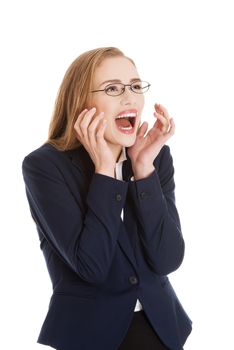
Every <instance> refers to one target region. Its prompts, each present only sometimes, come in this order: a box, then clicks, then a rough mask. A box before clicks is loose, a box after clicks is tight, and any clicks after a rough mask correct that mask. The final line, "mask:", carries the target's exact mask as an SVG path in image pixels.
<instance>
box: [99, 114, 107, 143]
mask: <svg viewBox="0 0 234 350" xmlns="http://www.w3.org/2000/svg"><path fill="white" fill-rule="evenodd" d="M106 126H107V120H106V119H103V120H101V122H100V124H99V125H98V129H97V133H96V138H97V142H99V143H102V142H103V141H104V140H105V138H104V133H105V130H106Z"/></svg>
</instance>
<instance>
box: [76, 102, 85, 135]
mask: <svg viewBox="0 0 234 350" xmlns="http://www.w3.org/2000/svg"><path fill="white" fill-rule="evenodd" d="M87 111H88V110H87V108H86V109H84V110H83V111H82V112H81V113H80V114H79V115H78V117H77V119H76V122H75V124H74V129H75V131H76V132H77V134H78V135H79V134H81V132H80V125H79V124H80V120H81V119H82V118H83V116H84V115H85V113H86V112H87Z"/></svg>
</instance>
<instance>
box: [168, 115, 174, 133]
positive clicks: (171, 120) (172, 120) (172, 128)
mask: <svg viewBox="0 0 234 350" xmlns="http://www.w3.org/2000/svg"><path fill="white" fill-rule="evenodd" d="M170 125H171V128H170V130H169V132H168V134H169V135H171V136H172V135H174V133H175V122H174V119H173V118H171V119H170Z"/></svg>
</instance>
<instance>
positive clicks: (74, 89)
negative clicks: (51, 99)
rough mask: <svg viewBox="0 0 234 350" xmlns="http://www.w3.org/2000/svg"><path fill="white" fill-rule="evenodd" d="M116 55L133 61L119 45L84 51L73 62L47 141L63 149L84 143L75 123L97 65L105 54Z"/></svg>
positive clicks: (61, 90)
mask: <svg viewBox="0 0 234 350" xmlns="http://www.w3.org/2000/svg"><path fill="white" fill-rule="evenodd" d="M117 56H121V57H125V58H127V59H129V60H130V61H131V62H132V63H133V64H134V62H133V60H132V59H131V58H129V57H126V56H125V55H124V54H123V52H122V51H120V50H119V49H118V48H116V47H102V48H97V49H94V50H90V51H87V52H84V53H83V54H81V55H80V56H79V57H77V58H76V60H75V61H74V62H73V63H72V64H71V65H70V67H69V68H68V70H67V71H66V73H65V76H64V78H63V80H62V83H61V85H60V88H59V91H58V94H57V98H56V101H55V107H54V112H53V115H52V119H51V122H50V126H49V134H48V139H47V141H46V142H45V143H50V144H51V145H53V146H54V147H56V148H57V149H58V150H61V151H65V150H71V149H75V148H77V147H79V146H80V145H81V144H80V142H79V140H78V139H77V138H76V134H75V130H74V124H75V122H76V120H77V117H78V115H79V114H80V113H81V112H82V110H84V109H85V108H86V107H87V101H88V95H89V91H90V90H91V85H92V82H93V76H94V73H95V69H96V68H97V67H98V66H99V65H100V64H101V63H102V61H103V60H104V59H105V58H109V57H117ZM134 65H135V64H134Z"/></svg>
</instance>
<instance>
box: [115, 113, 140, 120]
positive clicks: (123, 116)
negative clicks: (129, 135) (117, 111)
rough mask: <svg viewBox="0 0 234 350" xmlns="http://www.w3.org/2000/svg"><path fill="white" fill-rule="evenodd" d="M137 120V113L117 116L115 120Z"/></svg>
mask: <svg viewBox="0 0 234 350" xmlns="http://www.w3.org/2000/svg"><path fill="white" fill-rule="evenodd" d="M129 117H131V118H133V117H134V118H136V113H127V114H122V115H120V116H117V117H116V118H115V119H120V118H129Z"/></svg>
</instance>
